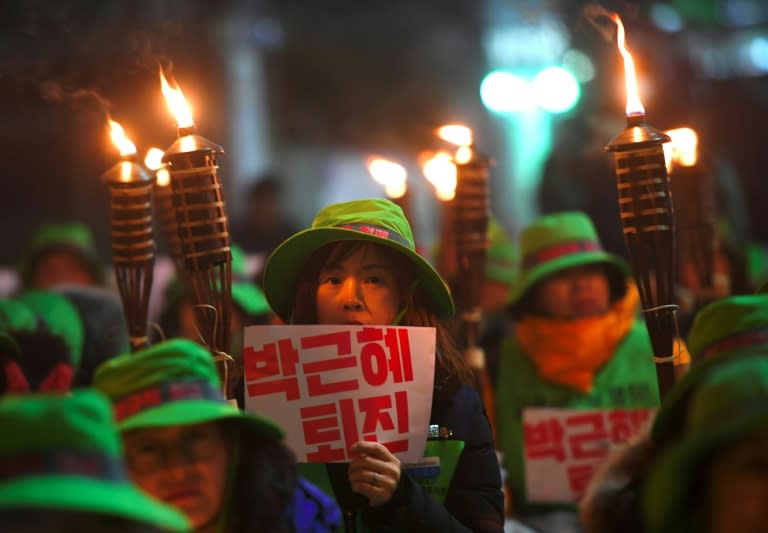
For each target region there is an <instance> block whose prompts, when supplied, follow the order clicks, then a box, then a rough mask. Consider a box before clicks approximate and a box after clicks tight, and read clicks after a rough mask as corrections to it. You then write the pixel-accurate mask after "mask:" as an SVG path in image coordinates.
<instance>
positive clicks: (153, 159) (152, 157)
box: [144, 146, 165, 170]
mask: <svg viewBox="0 0 768 533" xmlns="http://www.w3.org/2000/svg"><path fill="white" fill-rule="evenodd" d="M164 154H165V152H163V151H162V150H161V149H160V148H156V147H154V146H153V147H152V148H150V149H149V150H147V155H146V156H144V166H145V167H147V168H148V169H149V170H157V169H159V168H160V167H161V166H163V155H164Z"/></svg>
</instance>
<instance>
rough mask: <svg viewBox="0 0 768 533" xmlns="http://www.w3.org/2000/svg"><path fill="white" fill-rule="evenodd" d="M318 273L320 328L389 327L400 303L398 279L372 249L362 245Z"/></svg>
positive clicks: (374, 248)
mask: <svg viewBox="0 0 768 533" xmlns="http://www.w3.org/2000/svg"><path fill="white" fill-rule="evenodd" d="M331 257H332V259H331V260H330V261H329V262H327V263H326V264H325V265H323V267H322V268H321V269H320V274H319V276H318V280H317V281H318V284H317V298H316V303H317V322H318V323H319V324H364V325H385V324H391V323H392V322H393V321H394V319H395V317H396V316H397V314H398V312H399V311H400V307H401V304H402V302H401V301H400V292H399V285H398V282H397V278H396V277H395V274H394V272H393V271H392V268H391V266H390V264H389V262H388V261H387V260H386V259H385V258H384V254H381V253H380V252H379V250H378V248H377V247H376V246H374V245H368V244H366V245H363V246H360V247H358V248H357V249H355V250H354V251H353V252H352V253H350V254H349V255H347V256H346V257H342V258H340V259H333V254H331Z"/></svg>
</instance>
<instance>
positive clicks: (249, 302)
mask: <svg viewBox="0 0 768 533" xmlns="http://www.w3.org/2000/svg"><path fill="white" fill-rule="evenodd" d="M230 249H231V251H232V300H233V302H234V304H235V305H236V306H238V307H239V308H240V309H242V310H243V311H245V313H247V314H249V315H263V314H266V313H269V312H270V311H271V309H270V308H269V304H268V303H267V298H266V296H264V291H262V290H261V289H260V288H259V287H258V286H257V285H256V284H255V283H253V282H251V281H250V280H249V279H248V269H247V266H246V263H245V254H244V253H243V249H242V248H240V247H239V246H238V245H236V244H234V243H233V244H232V245H231V247H230Z"/></svg>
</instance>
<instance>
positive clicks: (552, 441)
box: [523, 407, 654, 502]
mask: <svg viewBox="0 0 768 533" xmlns="http://www.w3.org/2000/svg"><path fill="white" fill-rule="evenodd" d="M653 412H654V410H653V409H594V410H577V409H557V408H545V407H542V408H526V409H524V410H523V453H524V461H525V487H526V494H527V497H528V500H530V501H532V502H578V501H579V499H581V497H582V496H583V494H584V491H585V490H586V488H587V485H588V484H589V481H590V479H591V478H592V473H593V472H594V471H595V469H596V468H597V467H598V466H599V465H600V463H601V462H602V461H603V459H605V457H606V455H608V452H609V451H610V450H611V448H612V447H613V446H615V445H617V444H620V443H622V442H626V441H627V440H629V439H630V438H631V437H633V436H635V435H637V434H638V433H640V431H642V430H643V429H644V428H645V427H646V426H647V425H648V423H649V422H650V419H651V417H652V416H653Z"/></svg>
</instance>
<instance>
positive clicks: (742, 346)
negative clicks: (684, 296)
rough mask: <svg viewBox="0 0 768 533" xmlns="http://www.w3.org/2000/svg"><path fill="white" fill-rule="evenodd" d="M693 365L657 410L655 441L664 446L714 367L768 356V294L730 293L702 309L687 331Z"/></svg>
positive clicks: (678, 427) (680, 423) (682, 419)
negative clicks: (737, 360)
mask: <svg viewBox="0 0 768 533" xmlns="http://www.w3.org/2000/svg"><path fill="white" fill-rule="evenodd" d="M687 347H688V352H689V353H690V354H691V368H690V370H689V371H688V372H687V373H686V374H685V375H684V376H683V377H682V378H681V379H680V381H678V382H677V383H676V384H675V386H674V387H673V388H672V389H671V390H670V391H669V393H668V394H667V396H666V398H664V402H663V403H662V406H661V408H660V409H659V411H658V412H657V413H656V418H655V419H654V422H653V426H652V431H651V433H652V437H653V441H654V443H655V444H656V445H658V446H664V445H666V444H668V443H670V442H671V441H672V440H674V439H675V438H677V437H678V436H679V434H680V431H681V429H682V427H684V425H685V416H686V409H687V405H688V401H689V400H690V397H691V395H692V393H693V392H694V391H695V389H696V388H697V387H698V386H699V384H700V383H701V381H702V379H704V378H705V377H706V376H707V375H708V374H709V373H710V372H712V370H713V369H714V368H716V367H717V366H719V365H720V364H722V363H723V362H725V361H728V360H730V359H732V358H735V357H749V356H763V357H765V356H768V295H766V294H744V295H737V296H729V297H727V298H723V299H721V300H718V301H716V302H713V303H711V304H709V305H707V306H706V307H704V308H702V309H701V310H700V311H699V312H698V313H697V314H696V316H695V317H694V320H693V324H692V326H691V329H690V331H689V333H688V339H687Z"/></svg>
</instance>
